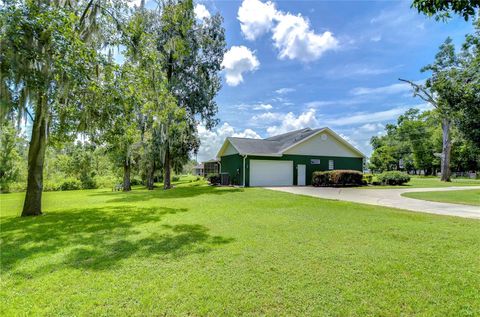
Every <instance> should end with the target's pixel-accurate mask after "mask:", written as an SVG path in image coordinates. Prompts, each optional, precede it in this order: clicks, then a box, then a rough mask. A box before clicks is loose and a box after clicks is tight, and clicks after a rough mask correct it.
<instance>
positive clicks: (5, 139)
mask: <svg viewBox="0 0 480 317" xmlns="http://www.w3.org/2000/svg"><path fill="white" fill-rule="evenodd" d="M27 156H28V140H27V139H26V137H25V133H20V131H19V130H18V129H15V126H14V124H13V123H12V122H11V121H5V122H4V123H3V124H2V126H1V129H0V189H1V191H2V192H3V193H5V192H14V191H24V190H25V189H26V184H27V170H28V169H27ZM146 160H147V161H146ZM148 160H149V158H148V156H146V155H143V153H142V151H141V148H139V151H135V152H134V153H133V155H132V160H131V185H146V184H147V182H148V180H149V179H148V177H147V175H146V168H145V166H146V165H147V164H149V162H148ZM194 165H196V162H195V161H189V162H188V163H187V164H185V165H184V166H183V170H181V171H178V170H177V171H176V172H177V174H178V173H179V172H181V173H182V174H186V173H191V171H192V167H193V166H194ZM123 178H124V169H123V165H122V164H121V161H118V159H117V157H116V154H115V152H110V151H109V149H108V147H107V146H106V145H98V144H94V143H92V142H89V141H87V140H75V141H69V142H64V143H62V144H61V145H60V146H48V147H47V150H46V153H45V165H44V182H43V190H45V191H56V190H74V189H94V188H112V189H113V188H117V189H118V188H123V186H119V184H121V183H122V179H123ZM175 178H176V176H173V177H172V180H175ZM153 180H154V181H155V182H162V181H163V173H162V170H161V169H157V170H155V172H154V174H153Z"/></svg>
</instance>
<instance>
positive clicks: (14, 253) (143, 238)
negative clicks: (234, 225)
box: [0, 206, 233, 276]
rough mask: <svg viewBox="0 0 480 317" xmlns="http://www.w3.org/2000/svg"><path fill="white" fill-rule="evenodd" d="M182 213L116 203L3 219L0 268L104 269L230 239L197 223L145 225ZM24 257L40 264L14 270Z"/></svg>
mask: <svg viewBox="0 0 480 317" xmlns="http://www.w3.org/2000/svg"><path fill="white" fill-rule="evenodd" d="M187 211H188V210H187V209H184V208H165V207H155V208H136V207H131V206H117V207H105V208H85V209H72V210H68V211H64V212H52V213H49V214H46V215H44V216H40V217H35V218H16V217H15V218H8V219H7V220H6V221H2V223H1V232H0V237H1V257H0V259H1V268H2V271H3V272H6V271H13V272H14V273H15V274H20V275H23V274H27V276H30V275H32V274H35V275H37V274H42V273H48V272H51V271H52V270H58V269H59V268H61V267H65V266H67V267H74V268H82V269H90V270H108V269H112V268H114V267H115V266H117V265H118V262H119V261H121V260H123V259H127V258H130V257H132V256H136V257H152V259H154V258H162V257H170V258H175V257H181V256H186V255H189V254H194V253H199V252H208V251H209V250H211V248H213V247H215V246H218V245H222V244H226V243H229V242H231V241H233V239H228V238H223V237H220V236H212V235H210V234H209V233H208V228H206V227H204V226H202V225H198V224H183V225H174V226H170V225H166V224H164V225H161V224H156V225H153V226H145V225H147V224H152V223H155V222H160V221H162V219H163V218H164V217H165V216H166V215H171V214H176V213H183V212H187ZM56 255H60V256H56ZM29 260H38V261H39V262H38V263H41V264H40V265H36V264H35V262H30V263H32V268H27V269H26V271H25V272H24V273H22V271H23V270H16V268H17V267H18V266H20V265H22V263H24V262H25V261H29ZM27 263H28V262H27ZM32 269H33V270H34V272H32ZM27 272H28V273H27Z"/></svg>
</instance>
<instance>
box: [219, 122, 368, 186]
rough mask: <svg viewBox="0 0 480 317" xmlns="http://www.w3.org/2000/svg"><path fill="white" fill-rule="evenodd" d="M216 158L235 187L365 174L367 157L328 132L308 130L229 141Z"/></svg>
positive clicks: (226, 141)
mask: <svg viewBox="0 0 480 317" xmlns="http://www.w3.org/2000/svg"><path fill="white" fill-rule="evenodd" d="M217 158H218V159H219V160H220V171H221V173H228V175H229V181H230V183H231V184H234V185H244V186H292V185H299V186H303V185H310V184H311V180H312V173H313V172H314V171H326V170H334V169H335V170H345V169H349V170H357V171H362V170H363V162H364V159H365V155H363V154H362V153H361V152H360V151H359V150H357V149H356V148H355V147H354V146H353V145H351V144H350V143H348V142H347V141H346V140H345V139H343V138H342V137H341V136H339V135H338V134H337V133H335V132H334V131H332V130H331V129H329V128H320V129H310V128H305V129H301V130H296V131H292V132H288V133H284V134H280V135H277V136H273V137H270V138H266V139H249V138H236V137H228V138H226V139H225V142H224V143H223V145H222V147H221V149H220V151H219V152H218V154H217Z"/></svg>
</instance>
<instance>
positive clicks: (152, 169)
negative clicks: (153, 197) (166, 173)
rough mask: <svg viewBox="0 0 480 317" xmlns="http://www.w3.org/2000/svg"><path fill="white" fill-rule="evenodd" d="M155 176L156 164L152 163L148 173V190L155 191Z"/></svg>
mask: <svg viewBox="0 0 480 317" xmlns="http://www.w3.org/2000/svg"><path fill="white" fill-rule="evenodd" d="M154 174H155V163H153V162H152V163H151V164H150V166H149V167H148V171H147V189H148V190H153V185H154V183H155V180H154Z"/></svg>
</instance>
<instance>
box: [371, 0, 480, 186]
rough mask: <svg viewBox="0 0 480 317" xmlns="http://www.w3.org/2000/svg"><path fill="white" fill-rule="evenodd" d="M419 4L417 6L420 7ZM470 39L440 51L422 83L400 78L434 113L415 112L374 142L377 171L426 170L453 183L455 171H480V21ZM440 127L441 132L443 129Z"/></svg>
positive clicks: (448, 43) (448, 42)
mask: <svg viewBox="0 0 480 317" xmlns="http://www.w3.org/2000/svg"><path fill="white" fill-rule="evenodd" d="M417 4H418V3H417ZM474 28H475V30H474V32H473V33H472V34H467V35H466V36H465V41H464V43H463V44H462V46H461V48H460V50H457V49H456V48H455V46H454V45H453V43H452V40H451V39H450V38H447V39H446V40H445V42H444V43H443V44H442V45H441V46H440V47H439V51H438V53H437V54H436V55H435V60H434V61H433V62H432V63H431V64H429V65H426V66H425V67H423V68H422V69H421V71H422V72H425V73H428V74H429V77H427V78H426V80H425V81H424V82H423V83H418V82H414V81H411V80H407V79H399V80H400V81H402V82H406V83H408V84H409V85H410V86H411V87H412V92H413V96H414V97H418V98H419V99H421V100H422V101H424V102H425V103H427V104H429V105H430V106H431V107H432V108H433V109H434V110H433V111H431V112H426V113H423V114H420V113H419V112H418V111H415V110H410V111H408V112H407V113H405V114H404V115H403V116H401V117H400V118H399V119H398V122H397V124H396V125H388V126H387V127H386V132H387V134H386V135H385V136H383V137H374V138H372V140H371V144H372V146H373V149H374V152H373V154H372V157H371V159H370V167H371V168H372V169H373V170H379V171H383V170H392V169H405V170H407V171H414V172H415V171H417V170H422V171H423V172H424V173H425V174H435V173H436V172H437V170H438V169H439V170H440V173H441V180H442V181H450V175H451V170H452V168H454V169H455V170H456V171H462V172H464V171H475V170H478V169H479V168H478V160H479V158H478V148H479V147H480V19H477V20H476V21H474ZM439 129H440V130H439Z"/></svg>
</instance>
